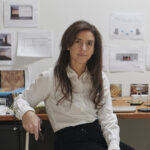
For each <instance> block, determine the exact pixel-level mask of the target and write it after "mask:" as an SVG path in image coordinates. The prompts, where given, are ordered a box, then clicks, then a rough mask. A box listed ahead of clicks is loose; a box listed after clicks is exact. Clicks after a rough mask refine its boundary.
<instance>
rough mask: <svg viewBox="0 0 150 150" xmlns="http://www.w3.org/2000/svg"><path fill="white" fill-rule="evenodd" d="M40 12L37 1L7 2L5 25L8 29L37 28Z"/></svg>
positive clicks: (5, 3) (7, 0)
mask: <svg viewBox="0 0 150 150" xmlns="http://www.w3.org/2000/svg"><path fill="white" fill-rule="evenodd" d="M38 11H39V10H38V1H37V0H22V1H14V0H5V1H4V24H5V26H6V27H7V26H8V27H10V26H14V27H37V26H38Z"/></svg>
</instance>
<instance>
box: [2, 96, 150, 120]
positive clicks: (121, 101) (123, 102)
mask: <svg viewBox="0 0 150 150" xmlns="http://www.w3.org/2000/svg"><path fill="white" fill-rule="evenodd" d="M115 99H116V100H113V101H112V104H113V106H129V105H130V103H128V101H129V100H130V99H131V98H130V97H117V98H115ZM149 104H150V101H149ZM144 107H146V106H144V104H142V105H140V106H136V108H137V109H139V108H144ZM116 114H117V117H118V118H122V119H127V118H128V119H129V118H130V119H140V118H141V119H142V118H150V112H146V113H144V112H138V111H137V110H136V112H134V113H116ZM38 116H39V117H40V118H41V119H42V120H48V115H47V114H38ZM13 120H16V118H15V117H14V116H0V121H13Z"/></svg>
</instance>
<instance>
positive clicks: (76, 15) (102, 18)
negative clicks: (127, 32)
mask: <svg viewBox="0 0 150 150" xmlns="http://www.w3.org/2000/svg"><path fill="white" fill-rule="evenodd" d="M2 2H3V1H2V0H0V30H3V29H5V30H8V31H15V32H16V33H17V31H28V30H30V31H31V30H38V29H43V30H48V31H53V37H54V47H53V48H54V49H53V50H54V58H50V59H48V58H47V59H37V58H23V57H16V61H15V62H14V64H13V66H9V68H11V67H12V68H15V67H16V68H22V67H27V68H28V67H29V75H28V76H29V78H28V81H33V80H34V79H35V78H36V77H37V75H38V74H39V73H40V72H42V71H44V70H46V69H48V68H49V67H53V66H54V64H55V62H56V60H57V58H58V55H59V52H60V50H59V45H60V39H61V36H62V34H63V32H64V30H65V29H66V28H67V27H68V26H69V25H70V24H71V23H72V22H74V21H76V20H80V19H83V20H87V21H89V22H91V23H93V24H95V26H96V27H97V28H98V29H99V31H100V32H101V34H102V37H103V43H104V44H106V45H109V44H120V45H130V44H131V45H132V44H135V45H141V44H143V45H145V46H146V45H147V44H149V41H150V34H149V33H150V29H149V26H150V21H149V15H150V9H149V5H150V2H149V1H148V0H132V1H131V0H44V1H43V0H39V3H40V26H39V27H38V28H5V27H4V25H3V19H2V18H3V3H2ZM111 12H143V13H145V18H146V19H145V39H144V41H138V40H137V41H133V40H110V39H109V15H110V13H111ZM3 67H7V66H0V69H1V68H3ZM107 75H108V78H109V80H110V82H111V83H114V82H115V83H121V84H122V85H123V93H122V94H123V96H128V95H129V91H130V89H129V86H130V83H149V82H150V78H149V76H150V72H149V71H145V72H144V73H141V72H125V73H107ZM147 122H148V124H150V122H149V120H147V119H146V120H145V119H143V120H141V119H138V120H130V119H129V120H127V119H125V120H119V125H120V127H121V139H122V140H124V141H125V142H127V143H129V144H131V145H132V146H134V147H135V148H136V149H137V150H150V144H149V143H148V140H147V139H150V135H149V134H147V133H149V126H148V125H147ZM145 124H146V125H145ZM130 127H131V129H132V135H130V133H131V131H129V129H130ZM141 129H143V131H142V133H143V134H142V135H141V136H139V133H141V132H139V130H141ZM144 134H145V137H144ZM137 135H138V136H137ZM142 145H143V148H142ZM144 146H145V147H144Z"/></svg>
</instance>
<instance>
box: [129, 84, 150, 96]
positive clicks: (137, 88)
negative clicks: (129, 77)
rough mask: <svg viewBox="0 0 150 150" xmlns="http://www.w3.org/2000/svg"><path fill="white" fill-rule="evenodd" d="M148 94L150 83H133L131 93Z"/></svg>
mask: <svg viewBox="0 0 150 150" xmlns="http://www.w3.org/2000/svg"><path fill="white" fill-rule="evenodd" d="M134 94H136V95H148V84H131V85H130V95H134Z"/></svg>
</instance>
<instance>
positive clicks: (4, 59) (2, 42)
mask: <svg viewBox="0 0 150 150" xmlns="http://www.w3.org/2000/svg"><path fill="white" fill-rule="evenodd" d="M14 43H15V36H14V33H12V32H5V31H4V32H3V31H2V32H0V65H11V64H12V63H13V60H14V55H15V46H14Z"/></svg>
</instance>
